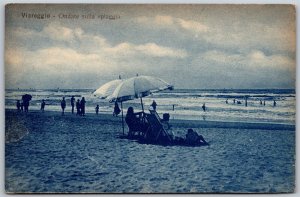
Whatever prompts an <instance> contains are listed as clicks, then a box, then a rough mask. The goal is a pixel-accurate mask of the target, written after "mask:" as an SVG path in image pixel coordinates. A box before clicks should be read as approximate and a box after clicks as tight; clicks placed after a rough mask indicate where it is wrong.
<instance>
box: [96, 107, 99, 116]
mask: <svg viewBox="0 0 300 197" xmlns="http://www.w3.org/2000/svg"><path fill="white" fill-rule="evenodd" d="M95 110H96V114H97V115H98V113H99V105H97V106H96V107H95Z"/></svg>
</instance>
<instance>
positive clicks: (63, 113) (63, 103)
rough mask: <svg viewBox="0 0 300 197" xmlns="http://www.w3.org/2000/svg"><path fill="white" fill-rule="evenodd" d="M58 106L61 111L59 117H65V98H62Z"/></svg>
mask: <svg viewBox="0 0 300 197" xmlns="http://www.w3.org/2000/svg"><path fill="white" fill-rule="evenodd" d="M60 106H61V109H62V113H61V115H65V108H66V100H65V97H63V100H62V101H61V102H60Z"/></svg>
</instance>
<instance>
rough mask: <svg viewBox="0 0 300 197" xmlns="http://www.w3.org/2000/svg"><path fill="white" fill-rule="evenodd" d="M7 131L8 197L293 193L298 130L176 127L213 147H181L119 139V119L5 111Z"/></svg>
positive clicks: (250, 126)
mask: <svg viewBox="0 0 300 197" xmlns="http://www.w3.org/2000/svg"><path fill="white" fill-rule="evenodd" d="M5 123H6V126H5V128H6V135H5V137H6V146H5V189H6V192H13V193H14V192H16V193H24V192H25V193H31V192H39V193H41V192H42V193H43V192H46V193H54V192H59V193H103V192H104V193H124V192H125V193H153V192H154V193H157V192H159V193H194V192H195V193H199V192H200V193H206V192H209V193H231V192H234V193H236V192H237V193H249V192H254V193H257V192H271V193H272V192H293V191H294V186H295V126H294V125H279V124H278V125H274V124H272V125H271V124H265V123H264V124H250V123H226V122H223V123H222V122H206V121H184V120H171V121H170V123H171V125H172V130H173V132H174V133H175V134H176V135H179V136H182V137H183V136H184V135H185V133H186V130H187V128H193V129H194V130H195V131H197V132H198V133H199V134H201V135H203V136H204V138H205V139H206V140H207V141H208V142H209V143H210V146H202V147H183V146H158V145H148V144H139V143H138V142H136V141H133V140H127V139H120V138H118V136H119V135H121V134H122V124H121V118H120V117H117V118H116V117H113V116H112V115H105V114H100V115H98V116H96V115H95V114H87V116H85V117H79V116H76V115H75V114H70V113H66V115H65V116H61V114H60V113H59V112H45V113H42V112H39V111H31V112H29V113H28V114H24V113H17V112H15V111H13V110H6V117H5ZM257 125H260V126H257ZM125 131H126V132H127V127H126V128H125Z"/></svg>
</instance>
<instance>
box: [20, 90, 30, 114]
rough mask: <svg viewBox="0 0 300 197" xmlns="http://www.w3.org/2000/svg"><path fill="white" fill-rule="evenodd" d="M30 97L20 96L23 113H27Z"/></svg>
mask: <svg viewBox="0 0 300 197" xmlns="http://www.w3.org/2000/svg"><path fill="white" fill-rule="evenodd" d="M31 98H32V96H31V95H30V94H24V95H23V96H22V101H23V106H24V111H25V112H28V110H29V101H30V100H31Z"/></svg>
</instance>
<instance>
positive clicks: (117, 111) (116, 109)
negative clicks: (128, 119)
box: [113, 102, 121, 116]
mask: <svg viewBox="0 0 300 197" xmlns="http://www.w3.org/2000/svg"><path fill="white" fill-rule="evenodd" d="M120 112H121V109H120V108H119V105H118V102H115V107H114V112H113V116H118V115H119V114H120Z"/></svg>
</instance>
